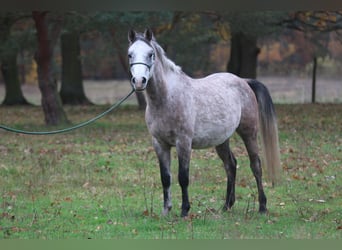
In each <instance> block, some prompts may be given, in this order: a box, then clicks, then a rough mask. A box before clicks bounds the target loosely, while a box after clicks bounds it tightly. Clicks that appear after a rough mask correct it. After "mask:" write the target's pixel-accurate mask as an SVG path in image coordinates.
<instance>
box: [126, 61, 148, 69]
mask: <svg viewBox="0 0 342 250" xmlns="http://www.w3.org/2000/svg"><path fill="white" fill-rule="evenodd" d="M137 64H141V65H144V66H146V67H147V68H148V70H150V69H151V67H152V65H153V64H151V65H149V64H147V63H144V62H135V63H131V64H130V65H129V66H130V68H132V66H134V65H137Z"/></svg>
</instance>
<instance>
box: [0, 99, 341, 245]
mask: <svg viewBox="0 0 342 250" xmlns="http://www.w3.org/2000/svg"><path fill="white" fill-rule="evenodd" d="M65 109H66V111H67V114H68V117H69V119H70V120H72V121H73V122H74V123H77V122H78V121H83V120H86V119H87V118H90V117H93V116H94V115H96V114H98V113H100V112H101V111H103V110H104V109H105V107H104V106H88V107H66V108H65ZM276 110H277V113H278V121H279V135H280V146H281V160H282V167H283V170H284V171H283V184H282V185H281V186H277V187H275V188H272V187H271V186H270V183H269V182H267V180H265V192H266V195H267V197H268V208H269V213H268V214H267V215H259V214H258V213H257V208H258V203H257V200H256V196H257V191H256V186H255V181H254V178H253V176H252V173H251V171H250V169H249V167H248V165H249V163H248V160H247V155H246V152H245V149H244V147H243V145H242V142H241V140H240V139H239V138H238V137H237V136H234V137H233V138H232V148H233V152H234V153H235V155H236V157H237V160H238V172H237V187H236V196H237V202H236V204H235V206H234V208H233V209H232V210H231V211H229V212H224V213H223V212H222V211H221V208H222V205H223V202H224V196H225V182H226V179H225V174H224V170H223V168H222V167H221V165H222V164H221V162H220V161H219V159H218V157H217V156H216V154H215V151H214V150H213V149H208V150H199V151H193V154H192V162H191V167H190V175H191V179H190V183H191V184H190V189H189V193H190V200H191V205H192V208H191V214H190V216H189V218H188V219H187V220H184V219H181V218H180V217H179V214H180V201H181V193H180V188H179V185H178V183H177V182H176V181H175V182H174V183H173V185H172V191H173V205H174V208H173V210H172V212H171V214H170V215H168V216H167V217H161V210H162V191H161V184H160V177H159V169H158V165H157V160H156V157H155V154H154V152H153V149H152V147H151V139H150V136H149V134H148V132H147V129H146V126H145V122H144V114H143V112H139V111H137V109H136V107H135V106H134V105H133V106H132V105H128V106H124V107H121V108H120V109H119V110H118V111H115V112H114V113H111V114H110V115H108V116H106V117H105V118H103V119H101V120H99V121H97V122H96V123H95V124H94V125H91V126H89V127H86V128H83V129H80V130H77V131H75V132H72V133H67V134H63V135H53V136H27V135H18V134H11V133H8V132H5V131H0V155H1V161H0V239H4V238H9V239H70V238H77V239H132V238H137V239H246V238H248V239H250V238H262V239H270V238H272V239H282V238H285V239H317V238H318V239H321V238H323V239H341V236H342V176H341V174H342V171H341V170H342V159H341V155H342V153H341V151H342V137H341V134H342V127H341V124H342V116H341V114H342V105H341V104H334V105H333V104H324V105H318V104H317V105H309V104H306V105H277V106H276ZM0 123H2V124H7V125H11V126H16V127H19V128H24V129H29V130H40V129H46V128H45V127H44V125H43V115H42V111H41V108H40V107H6V108H5V107H0ZM176 162H177V161H176V160H175V151H174V150H173V163H172V172H173V176H177V166H176ZM174 179H175V180H176V179H177V178H174Z"/></svg>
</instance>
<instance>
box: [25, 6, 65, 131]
mask: <svg viewBox="0 0 342 250" xmlns="http://www.w3.org/2000/svg"><path fill="white" fill-rule="evenodd" d="M32 17H33V19H34V21H35V25H36V30H37V41H38V49H37V52H36V54H35V60H36V62H37V72H38V83H39V89H40V91H41V94H42V107H43V111H44V116H45V123H46V124H47V125H59V124H64V123H67V122H68V120H67V117H66V114H65V112H64V110H63V106H62V101H61V99H60V96H59V94H58V89H57V80H56V79H55V78H54V76H53V68H52V58H53V47H54V43H55V42H56V40H57V37H58V34H59V31H60V25H59V24H54V25H53V26H52V25H51V26H50V27H49V22H48V20H47V12H40V11H33V12H32ZM50 28H51V32H49V29H50Z"/></svg>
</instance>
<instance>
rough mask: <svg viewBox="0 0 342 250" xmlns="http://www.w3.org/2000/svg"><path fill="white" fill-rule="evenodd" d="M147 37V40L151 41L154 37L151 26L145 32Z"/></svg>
mask: <svg viewBox="0 0 342 250" xmlns="http://www.w3.org/2000/svg"><path fill="white" fill-rule="evenodd" d="M144 36H145V38H146V39H147V41H151V40H152V38H153V31H152V30H151V29H150V28H147V29H146V30H145V33H144Z"/></svg>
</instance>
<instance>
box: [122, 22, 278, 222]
mask: <svg viewBox="0 0 342 250" xmlns="http://www.w3.org/2000/svg"><path fill="white" fill-rule="evenodd" d="M128 41H129V44H128V62H129V67H130V73H131V85H132V87H133V89H134V90H135V91H137V92H138V91H144V92H145V97H146V103H147V105H146V110H145V121H146V125H147V128H148V131H149V133H150V134H151V135H152V144H153V148H154V151H155V152H156V155H157V158H158V161H159V167H160V177H161V183H162V187H163V198H164V206H163V211H162V214H163V215H167V214H168V213H169V212H170V210H171V208H172V201H171V189H170V186H171V172H170V162H171V157H170V149H171V148H172V147H176V152H177V156H178V182H179V184H180V187H181V192H182V205H181V217H187V216H188V213H189V210H190V202H189V195H188V186H189V165H190V158H191V151H192V149H202V148H209V147H215V148H216V152H217V154H218V156H219V158H220V159H221V160H222V162H223V166H224V169H225V172H226V177H227V189H226V199H225V203H224V206H223V210H230V209H231V208H232V206H233V205H234V202H235V177H236V165H237V161H236V158H235V157H234V154H233V153H232V151H231V149H230V145H229V138H230V137H231V135H232V134H233V133H234V132H235V131H236V132H237V133H238V135H239V136H240V137H241V138H242V140H243V142H244V145H245V147H246V149H247V152H248V156H249V161H250V168H251V170H252V172H253V174H254V177H255V180H256V184H257V189H258V202H259V212H260V213H266V212H267V207H266V203H267V199H266V196H265V193H264V188H263V183H262V168H261V161H260V158H259V152H258V150H259V149H258V143H257V132H258V126H259V123H260V128H261V129H260V130H261V134H262V136H261V138H262V144H263V152H264V153H265V157H264V158H265V160H266V167H267V170H268V171H267V173H268V176H269V178H270V180H271V181H272V184H274V183H276V182H277V181H278V180H279V176H280V175H279V168H280V157H279V155H280V153H279V146H278V129H277V120H276V113H275V108H274V104H273V101H272V98H271V96H270V94H269V91H268V90H267V88H266V87H265V85H263V84H262V83H261V82H259V81H257V80H254V79H242V78H240V77H238V76H236V75H234V74H231V73H228V72H224V73H223V72H222V73H214V74H212V75H209V76H206V77H204V78H200V79H194V78H191V77H190V76H188V75H186V74H185V73H184V72H183V71H182V69H181V67H180V66H178V65H176V64H175V63H174V62H173V61H171V60H170V59H169V58H168V57H167V56H166V53H165V51H164V50H163V48H162V47H161V46H160V45H159V44H158V43H157V41H156V39H155V37H154V34H153V32H152V30H151V29H150V28H147V29H146V30H145V31H144V32H143V33H138V32H136V31H134V30H133V29H131V30H129V32H128Z"/></svg>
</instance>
